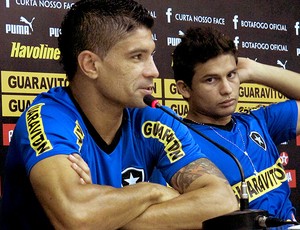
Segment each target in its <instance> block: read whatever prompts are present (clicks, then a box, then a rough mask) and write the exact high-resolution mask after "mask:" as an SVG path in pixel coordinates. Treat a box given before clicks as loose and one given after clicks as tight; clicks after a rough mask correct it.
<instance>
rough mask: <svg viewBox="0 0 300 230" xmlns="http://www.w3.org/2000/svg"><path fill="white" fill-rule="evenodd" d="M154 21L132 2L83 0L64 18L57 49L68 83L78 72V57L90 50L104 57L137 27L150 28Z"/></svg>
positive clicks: (145, 11)
mask: <svg viewBox="0 0 300 230" xmlns="http://www.w3.org/2000/svg"><path fill="white" fill-rule="evenodd" d="M153 24H154V20H153V18H152V17H151V15H150V14H149V12H148V10H147V9H145V8H144V7H143V6H142V5H141V4H139V3H137V2H135V1H133V0H81V1H78V2H77V3H75V4H74V5H73V6H72V8H71V9H70V10H69V11H68V13H67V14H66V15H65V17H64V20H63V22H62V24H61V34H60V36H59V38H58V46H59V49H60V51H61V61H60V62H61V63H62V64H63V67H64V70H65V71H66V75H67V77H68V79H69V80H72V79H73V77H74V75H75V73H76V70H77V57H78V55H79V54H80V52H82V51H83V50H90V51H92V52H96V53H97V54H99V56H100V57H101V58H103V57H105V55H106V54H107V52H108V51H109V49H110V48H111V47H112V46H113V45H115V44H116V43H117V42H118V41H120V40H121V39H122V38H124V37H125V36H126V35H127V33H129V32H130V31H133V30H135V29H136V28H138V27H141V26H145V27H146V28H149V29H151V28H152V26H153Z"/></svg>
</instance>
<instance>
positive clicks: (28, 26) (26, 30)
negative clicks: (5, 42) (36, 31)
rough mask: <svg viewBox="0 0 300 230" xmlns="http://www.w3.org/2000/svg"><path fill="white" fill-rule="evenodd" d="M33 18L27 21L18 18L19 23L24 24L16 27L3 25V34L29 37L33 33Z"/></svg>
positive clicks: (15, 25)
mask: <svg viewBox="0 0 300 230" xmlns="http://www.w3.org/2000/svg"><path fill="white" fill-rule="evenodd" d="M34 19H35V17H33V18H32V19H30V20H28V19H26V18H25V17H23V16H21V17H20V22H23V23H24V24H21V25H18V24H6V25H5V32H6V33H7V34H18V35H31V33H32V32H33V25H32V24H33V21H34Z"/></svg>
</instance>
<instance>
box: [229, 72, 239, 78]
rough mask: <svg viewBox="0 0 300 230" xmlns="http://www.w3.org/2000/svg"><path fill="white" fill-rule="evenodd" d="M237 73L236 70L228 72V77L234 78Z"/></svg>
mask: <svg viewBox="0 0 300 230" xmlns="http://www.w3.org/2000/svg"><path fill="white" fill-rule="evenodd" d="M236 74H237V73H236V72H231V73H229V74H228V77H230V78H234V77H235V76H236Z"/></svg>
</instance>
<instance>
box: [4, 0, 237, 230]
mask: <svg viewBox="0 0 300 230" xmlns="http://www.w3.org/2000/svg"><path fill="white" fill-rule="evenodd" d="M152 25H153V19H152V18H151V16H150V15H149V13H148V11H147V10H146V9H144V8H143V7H142V6H141V5H139V4H138V3H136V2H134V1H132V0H82V1H78V2H77V3H75V4H74V6H73V7H72V9H71V10H70V11H69V12H68V13H67V15H66V17H65V18H64V21H63V23H62V28H61V32H62V34H61V36H60V38H59V48H60V50H61V56H62V63H63V65H64V69H65V71H66V74H67V77H68V79H69V81H70V86H69V87H68V88H61V87H58V88H54V89H51V90H50V91H49V92H47V93H43V94H41V95H39V96H38V97H37V98H36V99H35V100H34V102H33V103H32V105H31V106H30V107H29V108H28V109H27V110H26V111H25V112H24V113H23V114H22V116H21V117H20V118H19V120H18V122H17V125H16V129H15V131H14V136H13V139H12V141H11V145H10V148H9V152H8V154H7V162H6V169H5V170H6V171H5V173H6V177H5V184H4V196H3V212H4V218H3V219H4V223H3V224H2V226H1V229H31V230H32V229H52V228H55V229H119V228H134V229H166V228H168V229H175V228H180V229H184V228H186V229H197V228H201V227H202V221H204V220H206V219H209V218H212V217H215V216H218V215H222V214H225V213H228V212H232V211H234V210H236V209H237V208H238V205H237V201H236V198H235V196H234V194H233V192H232V189H231V187H230V186H229V184H228V182H227V180H226V179H225V177H224V176H223V174H222V173H221V172H220V171H219V170H218V169H217V168H216V167H215V166H214V164H212V163H211V162H210V161H209V160H208V159H207V158H206V156H205V155H204V154H202V153H201V151H200V148H199V146H198V145H197V144H195V142H194V140H193V138H192V136H191V134H190V133H189V131H188V129H187V128H186V127H185V126H183V125H181V124H180V123H179V122H177V121H174V120H173V119H172V118H170V116H169V115H168V114H165V113H163V112H161V111H160V110H156V109H152V108H150V107H146V105H145V104H144V102H143V98H144V96H145V95H147V94H151V93H152V89H153V79H154V78H156V77H158V71H157V68H156V66H155V64H154V61H153V57H152V55H153V53H154V50H155V44H154V42H153V40H152V36H151V35H152V33H151V27H152ZM75 153H76V154H78V155H76V154H75ZM73 154H75V155H73ZM79 155H80V156H81V157H82V159H83V160H84V161H85V162H86V163H87V165H84V164H82V163H83V162H81V163H80V161H79V163H78V164H79V165H78V166H79V167H81V168H83V169H86V168H89V169H90V175H91V179H92V182H93V183H92V184H91V183H87V184H84V183H82V181H81V179H83V180H84V181H85V178H84V176H82V178H80V177H79V175H78V174H77V173H76V170H73V169H72V167H75V169H76V164H75V166H74V164H71V163H70V161H69V159H70V160H71V161H74V162H75V163H76V160H77V157H78V156H79ZM80 165H81V166H80ZM154 167H157V168H159V169H160V170H161V172H162V174H163V175H164V178H165V179H166V180H167V181H168V183H170V184H171V185H172V187H173V188H174V189H172V188H168V187H165V186H161V185H158V184H154V183H149V182H147V181H148V180H149V177H150V175H151V173H152V171H153V168H154ZM88 174H89V173H87V177H89V175H88ZM83 175H84V174H83ZM137 182H140V183H137ZM126 185H128V186H126ZM224 197H226V199H224Z"/></svg>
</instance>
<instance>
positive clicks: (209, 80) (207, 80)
mask: <svg viewBox="0 0 300 230" xmlns="http://www.w3.org/2000/svg"><path fill="white" fill-rule="evenodd" d="M205 81H206V82H208V83H211V82H213V81H214V78H212V77H211V78H207V79H206V80H205Z"/></svg>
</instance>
